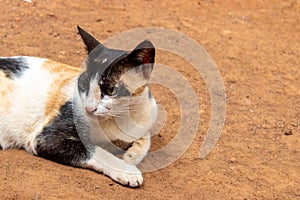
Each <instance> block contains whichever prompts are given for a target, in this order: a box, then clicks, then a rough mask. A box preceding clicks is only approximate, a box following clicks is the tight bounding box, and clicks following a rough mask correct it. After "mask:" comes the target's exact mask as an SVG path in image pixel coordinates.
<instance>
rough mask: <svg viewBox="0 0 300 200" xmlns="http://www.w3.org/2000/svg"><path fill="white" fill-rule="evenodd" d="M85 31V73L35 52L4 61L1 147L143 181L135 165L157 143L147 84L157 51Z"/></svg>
mask: <svg viewBox="0 0 300 200" xmlns="http://www.w3.org/2000/svg"><path fill="white" fill-rule="evenodd" d="M78 31H79V34H80V35H81V37H82V39H83V41H84V43H85V45H86V50H87V52H88V55H87V58H86V60H85V62H84V64H83V70H80V69H79V68H75V67H71V66H68V65H65V64H61V63H57V62H54V61H51V60H48V59H42V58H36V57H26V56H20V57H1V58H0V147H1V148H2V149H9V148H23V149H25V150H26V151H27V152H29V153H31V154H34V155H37V156H40V157H43V158H46V159H49V160H52V161H55V162H58V163H62V164H66V165H71V166H75V167H82V168H89V169H92V170H95V171H97V172H101V173H103V174H105V175H107V176H109V177H110V178H112V179H113V180H114V181H116V182H119V183H121V184H123V185H127V186H130V187H137V186H140V185H141V184H142V183H143V178H142V174H141V172H140V171H139V169H138V168H137V167H136V165H137V164H139V163H140V162H141V161H142V159H143V158H144V157H145V155H146V154H147V152H148V150H149V148H150V133H149V129H150V127H151V126H152V125H153V123H154V121H155V120H156V115H157V107H156V102H155V99H154V98H153V96H152V95H151V91H150V88H149V85H148V83H149V78H150V75H151V72H152V69H153V65H154V58H155V48H154V46H153V45H152V43H151V42H150V41H147V40H145V41H143V42H142V43H140V44H139V45H138V46H137V47H136V48H135V49H134V50H133V51H131V52H127V51H122V50H114V49H109V48H107V47H105V46H104V45H103V44H101V43H100V42H98V41H97V40H96V39H95V38H94V37H93V36H92V35H90V34H89V33H88V32H86V31H85V30H83V29H82V28H80V27H79V26H78ZM121 149H123V150H124V151H123V152H121V153H123V155H121V156H122V157H120V156H119V157H118V155H117V154H120V150H121Z"/></svg>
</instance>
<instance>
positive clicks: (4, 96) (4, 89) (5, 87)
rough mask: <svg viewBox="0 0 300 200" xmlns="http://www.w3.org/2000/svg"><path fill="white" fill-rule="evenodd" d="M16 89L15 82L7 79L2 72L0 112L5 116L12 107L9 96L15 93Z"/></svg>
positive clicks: (0, 77) (0, 75)
mask: <svg viewBox="0 0 300 200" xmlns="http://www.w3.org/2000/svg"><path fill="white" fill-rule="evenodd" d="M14 87H15V84H14V82H13V81H12V80H11V79H9V78H7V75H6V74H4V73H3V72H2V71H0V98H1V99H0V105H1V106H0V112H1V113H3V114H5V113H7V112H8V110H9V107H10V105H11V101H10V99H9V96H10V94H11V93H12V92H13V90H14Z"/></svg>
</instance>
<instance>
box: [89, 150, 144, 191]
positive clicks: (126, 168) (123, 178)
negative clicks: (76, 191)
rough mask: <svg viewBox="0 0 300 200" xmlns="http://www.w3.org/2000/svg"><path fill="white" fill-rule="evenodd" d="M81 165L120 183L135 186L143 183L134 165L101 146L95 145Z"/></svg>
mask: <svg viewBox="0 0 300 200" xmlns="http://www.w3.org/2000/svg"><path fill="white" fill-rule="evenodd" d="M83 165H84V167H86V168H90V169H93V170H96V171H99V172H102V173H103V174H105V175H107V176H109V177H110V178H112V179H113V180H115V181H117V182H119V183H121V184H122V185H127V186H130V187H137V186H140V185H142V183H143V177H142V173H141V172H140V171H139V169H138V168H137V167H136V166H134V165H131V164H128V163H126V162H125V161H124V160H121V159H119V158H117V157H115V156H114V155H113V154H111V153H109V152H107V151H106V150H104V149H102V148H101V147H96V148H95V151H94V152H93V153H92V156H91V158H89V159H88V160H86V161H85V162H83Z"/></svg>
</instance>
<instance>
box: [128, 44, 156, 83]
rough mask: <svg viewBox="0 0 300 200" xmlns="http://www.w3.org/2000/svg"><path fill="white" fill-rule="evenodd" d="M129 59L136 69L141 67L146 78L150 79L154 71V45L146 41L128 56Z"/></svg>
mask: <svg viewBox="0 0 300 200" xmlns="http://www.w3.org/2000/svg"><path fill="white" fill-rule="evenodd" d="M128 56H129V59H130V60H132V61H134V64H135V66H136V67H139V68H140V70H141V71H142V73H143V76H144V78H146V79H149V78H150V74H151V72H152V70H153V65H154V58H155V48H154V46H153V44H152V43H151V42H150V41H148V40H145V41H143V42H141V43H140V44H139V45H137V47H136V48H135V49H134V50H133V51H132V52H131V53H130V54H129V55H128Z"/></svg>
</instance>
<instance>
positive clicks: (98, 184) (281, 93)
mask: <svg viewBox="0 0 300 200" xmlns="http://www.w3.org/2000/svg"><path fill="white" fill-rule="evenodd" d="M0 12H1V14H0V38H1V39H0V54H1V56H13V55H31V56H39V57H46V58H50V59H53V60H56V61H60V62H64V63H67V64H70V65H73V66H80V65H81V63H82V61H83V60H84V58H85V51H84V45H83V43H82V41H81V40H80V37H79V36H78V35H77V34H76V33H77V30H76V25H77V24H80V25H81V26H82V27H84V28H85V29H87V30H88V31H90V32H91V33H92V34H93V35H94V36H96V37H97V38H98V39H99V40H101V41H104V40H105V39H107V38H109V37H110V36H113V35H115V34H117V33H120V32H122V31H126V30H130V29H133V28H137V27H164V28H168V29H171V30H175V31H178V32H181V33H184V34H186V35H188V36H189V37H191V38H193V39H194V40H196V41H197V42H198V43H200V44H201V45H202V46H203V47H204V48H205V49H206V50H207V51H208V52H209V54H210V55H211V57H212V59H213V60H214V61H215V63H216V64H217V66H218V69H219V70H220V73H221V75H222V78H223V81H224V84H225V88H226V95H227V99H226V101H227V107H226V109H227V111H226V112H227V114H226V122H225V127H224V129H223V131H222V135H221V137H220V140H219V142H218V143H217V145H216V147H215V148H214V149H213V151H212V152H211V153H210V154H209V155H208V156H207V157H206V158H204V159H199V158H198V153H199V149H200V146H201V144H202V142H203V139H204V136H205V134H206V131H207V129H208V126H209V120H210V116H211V110H210V96H209V93H208V90H207V88H206V85H205V83H204V81H203V79H202V78H201V76H198V75H195V73H194V70H193V68H192V67H191V66H188V64H187V63H186V62H184V61H183V60H180V59H178V58H173V57H172V55H170V54H165V53H161V54H160V53H159V52H158V53H157V59H156V60H157V61H158V62H159V63H163V64H166V65H169V66H172V67H174V69H177V70H178V71H180V72H181V73H182V74H183V75H184V76H185V77H186V78H187V80H188V81H189V82H190V83H191V85H192V86H193V88H194V90H195V91H196V93H197V98H198V101H199V103H200V105H201V109H200V113H201V121H200V128H199V130H198V132H197V135H196V138H195V140H194V141H193V143H192V145H191V146H190V148H189V149H188V150H187V151H186V152H185V154H184V155H183V156H181V157H180V159H178V160H177V161H176V162H174V163H173V164H171V165H169V166H168V167H165V168H163V169H161V170H158V171H154V172H150V173H145V174H144V184H143V186H142V187H140V188H136V189H131V188H127V187H123V186H121V185H119V184H117V183H115V182H113V181H112V180H111V179H109V178H107V177H105V176H103V175H101V174H97V173H95V172H93V171H89V170H85V169H78V168H73V167H69V166H64V165H60V164H57V163H53V162H51V161H47V160H44V159H42V158H38V157H35V156H32V155H29V154H27V153H26V152H24V151H23V150H7V151H1V152H0V180H1V181H0V199H1V200H2V199H300V90H299V88H300V72H299V71H300V70H299V66H300V59H299V57H300V1H297V0H286V1H280V0H269V1H263V0H249V1H243V2H242V1H238V0H234V1H232V0H199V1H173V0H165V1H159V0H147V1H130V2H129V1H128V2H125V1H117V0H112V1H108V0H103V1H100V0H91V1H79V0H76V1H65V0H53V1H50V0H40V1H37V0H33V2H32V3H28V2H25V1H21V0H14V1H11V0H0ZM37 84H38V83H37ZM152 90H153V93H154V96H155V98H156V99H157V101H158V102H159V104H161V105H163V106H165V109H166V111H167V121H166V124H165V126H164V127H163V129H162V130H161V132H160V134H159V135H155V136H154V137H153V140H152V141H153V146H152V151H153V150H155V149H159V148H161V147H163V146H164V145H166V144H168V142H170V141H171V139H172V138H173V137H174V134H175V133H176V131H177V129H178V126H179V122H178V121H179V120H180V110H179V109H178V107H177V106H176V105H177V104H176V102H177V101H176V98H175V97H174V96H172V94H171V93H170V94H168V91H167V90H166V91H164V89H163V88H160V87H159V86H153V88H152ZM174 105H175V106H174Z"/></svg>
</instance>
